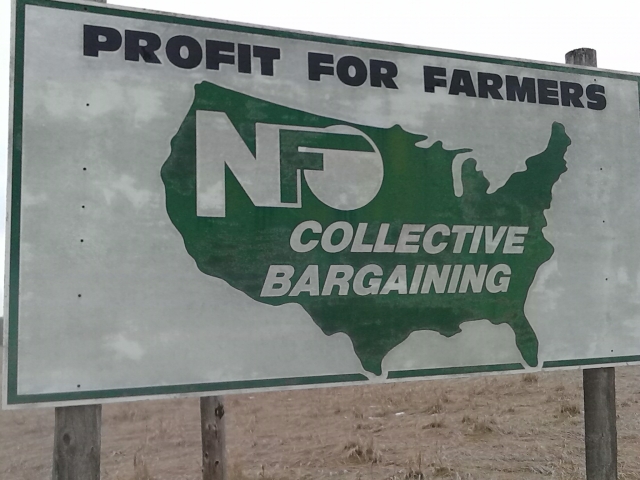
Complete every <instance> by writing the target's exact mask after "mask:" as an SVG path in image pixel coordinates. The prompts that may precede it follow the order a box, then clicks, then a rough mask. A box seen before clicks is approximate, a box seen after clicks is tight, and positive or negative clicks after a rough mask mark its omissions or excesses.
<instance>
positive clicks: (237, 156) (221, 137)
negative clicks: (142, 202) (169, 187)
mask: <svg viewBox="0 0 640 480" xmlns="http://www.w3.org/2000/svg"><path fill="white" fill-rule="evenodd" d="M225 165H226V166H227V167H228V168H229V170H230V172H231V173H232V174H233V175H234V177H235V178H236V180H237V181H238V183H239V184H240V185H241V187H242V188H243V189H244V191H245V192H246V194H247V195H248V197H249V199H250V200H251V202H252V203H253V204H254V205H255V206H257V207H279V208H302V198H301V184H302V175H301V173H302V172H304V178H305V180H306V182H307V185H308V186H309V188H310V189H311V191H312V192H313V194H314V195H315V196H316V197H317V198H318V199H319V200H320V201H322V202H323V203H324V204H326V205H328V206H330V207H333V208H335V209H338V210H355V209H357V208H360V207H363V206H365V205H367V204H368V203H369V202H371V201H372V200H373V199H374V198H375V196H376V195H377V193H378V191H379V190H380V187H381V186H382V178H383V175H384V167H383V162H382V155H381V154H380V151H379V150H378V147H377V146H376V145H375V143H374V142H373V141H372V140H371V139H370V138H369V137H368V136H367V135H365V134H364V133H362V132H361V131H360V130H358V129H356V128H354V127H351V126H347V125H335V126H330V127H327V128H313V127H301V126H292V125H275V124H266V123H256V124H255V156H254V154H253V153H252V152H251V150H250V149H249V147H248V146H247V144H246V143H245V141H244V140H243V139H242V137H241V136H240V134H239V133H238V131H237V130H236V129H235V128H234V126H233V124H232V123H231V121H230V120H229V117H228V116H227V115H226V114H225V113H222V112H214V111H204V110H199V111H197V112H196V198H197V214H198V216H200V217H224V216H225V211H226V209H225V201H226V195H225Z"/></svg>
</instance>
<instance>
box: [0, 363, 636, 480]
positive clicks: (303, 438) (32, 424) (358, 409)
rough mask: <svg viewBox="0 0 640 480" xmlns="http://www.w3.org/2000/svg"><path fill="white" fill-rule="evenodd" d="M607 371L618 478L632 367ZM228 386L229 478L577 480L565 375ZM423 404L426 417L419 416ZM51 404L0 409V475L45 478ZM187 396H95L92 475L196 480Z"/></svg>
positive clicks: (629, 468)
mask: <svg viewBox="0 0 640 480" xmlns="http://www.w3.org/2000/svg"><path fill="white" fill-rule="evenodd" d="M636 370H637V369H634V368H618V369H616V372H617V379H616V384H617V398H618V401H619V405H620V408H619V409H618V415H619V420H618V449H619V460H620V467H619V478H620V479H621V480H640V457H638V455H637V451H638V449H640V403H638V401H637V400H636V399H637V398H638V394H639V393H640V376H639V375H637V373H636ZM525 375H526V374H524V375H503V376H496V377H482V378H472V379H455V380H433V381H428V382H410V383H398V384H387V385H373V386H367V387H341V388H333V389H316V390H300V391H288V392H287V391H283V392H275V393H264V394H246V395H235V396H228V397H227V398H226V400H225V406H226V411H227V415H226V416H225V418H226V421H227V441H228V456H227V458H228V461H229V470H228V473H229V480H270V479H271V480H332V479H334V478H335V480H427V479H428V480H434V479H443V480H540V479H543V478H548V479H550V480H577V479H584V437H583V422H582V418H581V415H580V411H581V409H582V399H581V397H582V383H581V381H582V375H581V373H580V372H579V371H569V372H554V373H536V374H535V376H536V378H537V380H536V381H533V380H530V379H527V380H525V378H524V377H525ZM431 412H433V413H431ZM52 433H53V410H52V409H35V410H24V411H2V412H0V479H2V480H37V479H42V478H48V477H50V475H51V457H52V455H51V448H52ZM201 461H202V460H201V449H200V421H199V406H198V400H197V399H179V400H155V401H148V402H131V403H122V404H111V405H104V407H103V437H102V459H101V463H102V478H103V480H199V479H200V478H201V477H202V474H201V471H200V468H201Z"/></svg>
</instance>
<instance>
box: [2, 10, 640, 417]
mask: <svg viewBox="0 0 640 480" xmlns="http://www.w3.org/2000/svg"><path fill="white" fill-rule="evenodd" d="M29 5H34V6H39V7H46V8H53V9H57V10H71V11H85V12H89V13H96V14H100V15H106V16H111V17H121V18H135V19H140V20H150V21H154V22H161V23H170V24H177V25H188V26H194V27H204V28H211V29H217V30H223V31H233V32H240V33H250V34H259V35H265V36H272V37H278V38H287V39H294V40H304V41H312V42H320V43H325V44H334V45H345V46H353V47H361V48H362V47H364V48H370V49H375V50H382V51H392V52H401V53H410V54H416V55H429V56H435V57H446V58H454V59H460V60H471V61H475V62H483V63H489V64H499V65H509V66H514V67H526V68H532V69H539V70H548V71H554V72H563V73H577V74H585V72H586V71H588V72H589V73H590V74H592V75H594V76H597V77H609V78H617V79H621V80H631V81H634V82H637V83H638V88H639V91H640V76H638V75H633V74H626V73H620V72H612V71H603V70H598V71H596V70H592V69H591V70H585V69H584V68H578V67H574V66H571V65H567V66H563V65H559V64H555V65H554V64H545V63H539V62H528V61H522V60H516V59H506V58H497V57H483V56H479V55H473V54H468V53H459V52H445V51H438V50H431V49H428V48H420V47H414V46H405V45H399V44H383V43H377V42H373V41H362V40H353V39H346V38H336V37H328V36H322V35H317V34H308V33H302V32H294V31H285V30H277V29H272V28H263V27H255V26H250V25H238V24H233V23H223V22H219V21H212V20H205V19H198V18H193V17H183V16H176V15H172V14H168V13H159V12H157V13H156V12H148V11H141V10H130V9H125V8H123V7H119V6H118V7H113V6H110V5H104V4H96V3H70V2H65V1H58V0H14V1H13V14H14V32H15V34H14V35H15V37H14V43H13V45H14V62H15V63H14V78H13V84H12V94H13V112H10V114H12V125H13V136H12V147H11V150H10V156H11V158H10V159H9V160H10V162H11V179H10V180H9V181H10V182H11V183H10V185H11V196H10V202H11V203H10V218H9V225H8V226H9V227H10V229H9V238H8V242H9V245H10V256H9V277H8V278H9V285H8V286H7V290H8V292H9V294H8V326H9V335H8V340H7V344H6V348H7V354H6V357H5V358H6V359H7V360H8V364H7V366H6V367H7V368H6V371H7V372H8V375H7V379H6V380H5V381H6V382H7V383H6V385H7V388H6V399H5V402H6V405H7V406H18V405H25V404H38V403H53V402H69V403H73V402H78V401H83V403H86V401H87V400H96V402H94V403H99V400H103V399H118V398H120V399H125V398H129V397H137V396H153V395H176V394H190V393H191V394H193V393H208V392H212V393H213V392H218V391H228V390H244V389H260V388H285V387H295V386H304V385H308V386H312V385H322V384H340V383H346V382H349V383H368V379H367V377H366V376H364V375H362V374H347V375H323V376H315V377H296V378H271V379H264V380H247V381H235V382H219V383H198V384H184V385H162V386H149V387H139V388H119V389H108V390H87V391H80V392H74V391H69V392H59V393H43V394H28V395H20V394H19V393H18V343H19V342H18V330H19V326H18V315H19V312H18V307H19V301H18V299H19V280H20V211H21V205H20V199H21V180H22V107H23V94H24V91H23V88H24V84H23V80H24V39H25V11H26V7H27V6H29ZM639 115H640V106H639ZM632 362H640V355H632V356H622V357H606V358H582V359H573V360H560V361H547V362H544V363H543V365H542V368H543V369H546V368H571V367H584V366H588V365H594V366H597V365H603V364H623V365H624V364H628V363H632ZM521 370H524V367H523V366H522V365H521V364H519V363H511V364H497V365H480V366H467V367H451V368H434V369H421V370H403V371H390V372H389V374H388V378H389V379H408V378H421V377H434V376H448V375H465V374H466V375H469V374H477V373H495V372H517V371H521Z"/></svg>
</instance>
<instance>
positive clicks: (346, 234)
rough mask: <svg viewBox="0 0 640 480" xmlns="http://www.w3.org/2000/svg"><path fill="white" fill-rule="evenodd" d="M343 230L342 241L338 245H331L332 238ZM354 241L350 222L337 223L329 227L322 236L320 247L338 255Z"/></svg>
mask: <svg viewBox="0 0 640 480" xmlns="http://www.w3.org/2000/svg"><path fill="white" fill-rule="evenodd" d="M338 230H342V232H343V234H342V240H340V242H339V243H338V244H337V245H334V244H333V243H331V238H332V237H333V234H334V233H335V232H336V231H338ZM351 240H353V227H352V226H351V224H350V223H349V222H335V223H332V224H331V225H329V226H328V227H327V229H326V230H325V231H324V233H323V234H322V239H321V240H320V245H322V248H323V250H324V251H325V252H327V253H338V252H341V251H342V250H344V249H345V248H347V246H349V244H350V243H351Z"/></svg>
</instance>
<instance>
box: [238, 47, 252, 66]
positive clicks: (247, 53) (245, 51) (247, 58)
mask: <svg viewBox="0 0 640 480" xmlns="http://www.w3.org/2000/svg"><path fill="white" fill-rule="evenodd" d="M238 72H240V73H251V45H247V44H246V43H239V44H238Z"/></svg>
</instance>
